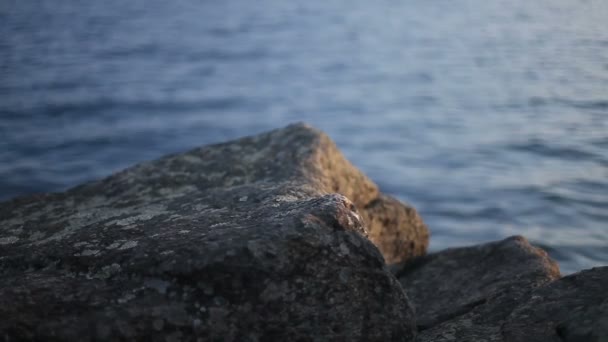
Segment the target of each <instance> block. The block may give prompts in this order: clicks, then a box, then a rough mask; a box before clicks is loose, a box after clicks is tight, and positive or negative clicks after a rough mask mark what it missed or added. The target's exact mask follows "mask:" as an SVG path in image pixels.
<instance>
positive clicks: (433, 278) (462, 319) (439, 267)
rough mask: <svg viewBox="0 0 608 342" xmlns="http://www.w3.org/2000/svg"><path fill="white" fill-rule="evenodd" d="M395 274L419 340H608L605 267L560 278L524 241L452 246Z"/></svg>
mask: <svg viewBox="0 0 608 342" xmlns="http://www.w3.org/2000/svg"><path fill="white" fill-rule="evenodd" d="M393 270H394V272H395V273H396V275H397V277H398V279H399V280H400V282H401V284H402V285H403V287H404V289H405V290H406V292H407V293H408V296H409V297H410V298H411V300H412V303H413V305H414V307H415V310H416V319H417V324H418V328H419V337H418V340H419V341H422V342H425V341H429V342H430V341H433V342H442V341H489V342H491V341H501V342H507V341H509V342H511V341H512V342H528V341H529V342H541V341H556V342H557V341H560V342H563V341H572V342H583V341H608V294H607V293H608V292H607V291H608V268H597V269H593V270H591V271H584V272H581V273H579V274H575V275H571V276H568V277H564V278H561V279H560V274H559V269H558V267H557V264H556V263H555V262H553V261H552V260H551V259H550V258H549V257H548V256H547V254H546V253H545V252H544V251H543V250H541V249H539V248H536V247H534V246H532V245H530V244H529V243H528V242H527V241H526V240H525V239H524V238H522V237H518V236H516V237H511V238H508V239H505V240H502V241H498V242H492V243H487V244H483V245H477V246H472V247H464V248H453V249H448V250H445V251H442V252H438V253H433V254H429V255H426V256H423V257H420V258H417V259H414V260H412V261H410V262H408V263H405V264H404V265H403V264H402V265H395V266H393Z"/></svg>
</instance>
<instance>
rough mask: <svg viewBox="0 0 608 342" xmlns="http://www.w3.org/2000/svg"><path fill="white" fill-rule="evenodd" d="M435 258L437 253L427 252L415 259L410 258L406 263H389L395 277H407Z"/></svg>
mask: <svg viewBox="0 0 608 342" xmlns="http://www.w3.org/2000/svg"><path fill="white" fill-rule="evenodd" d="M434 259H435V255H433V254H427V255H424V256H420V257H416V258H414V259H411V260H408V261H406V262H404V263H399V264H393V265H389V269H390V270H391V272H392V273H393V275H394V276H395V278H397V279H399V278H404V277H407V276H408V275H409V274H410V273H412V272H415V271H416V270H418V269H420V268H421V267H423V266H424V265H426V264H428V263H429V262H431V261H433V260H434Z"/></svg>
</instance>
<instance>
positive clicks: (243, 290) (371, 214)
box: [0, 125, 428, 341]
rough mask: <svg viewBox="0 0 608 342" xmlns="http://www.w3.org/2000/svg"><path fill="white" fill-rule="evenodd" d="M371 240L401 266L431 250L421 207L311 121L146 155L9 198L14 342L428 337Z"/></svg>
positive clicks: (0, 302)
mask: <svg viewBox="0 0 608 342" xmlns="http://www.w3.org/2000/svg"><path fill="white" fill-rule="evenodd" d="M337 193H340V194H341V195H340V194H337ZM345 196H346V197H345ZM347 197H348V198H350V199H351V200H352V202H351V201H350V200H349V199H348V198H347ZM353 203H354V205H353ZM355 206H356V207H358V208H359V209H360V210H361V211H360V212H359V213H362V214H363V215H362V216H363V217H365V218H367V220H368V222H367V223H368V224H367V225H366V224H365V222H364V220H363V219H361V216H359V213H358V212H357V209H355ZM383 215H391V217H390V218H385V219H383V218H382V217H383ZM392 215H395V216H394V217H393V216H392ZM395 222H398V223H399V224H400V225H399V226H392V224H393V223H395ZM387 225H391V226H387ZM368 235H369V236H371V237H372V238H373V240H374V242H375V243H376V244H377V245H378V246H379V247H380V248H381V250H382V252H383V253H384V255H385V256H386V258H387V259H389V260H398V261H401V260H406V259H407V258H409V257H410V256H412V255H420V254H423V253H424V252H425V249H426V245H427V243H428V232H427V230H426V227H425V226H424V224H423V223H422V222H421V220H420V218H419V217H418V216H417V214H416V213H415V211H413V210H412V209H411V208H409V207H405V206H403V205H401V204H399V203H398V202H397V201H396V200H394V199H392V198H390V197H387V196H385V195H382V194H381V193H379V191H378V189H377V187H376V186H375V185H374V184H373V183H372V182H371V181H370V180H369V179H368V178H367V177H365V176H364V175H363V174H362V173H361V172H359V171H358V170H356V169H355V168H354V167H353V166H352V165H351V164H350V163H349V162H348V161H346V160H345V159H344V157H343V156H342V155H341V154H340V152H339V151H338V150H337V148H336V146H335V145H334V144H333V143H332V142H331V140H330V139H329V138H328V137H327V136H326V135H324V134H323V133H321V132H319V131H317V130H315V129H313V128H311V127H308V126H306V125H292V126H289V127H287V128H285V129H281V130H276V131H273V132H270V133H266V134H261V135H258V136H254V137H248V138H244V139H240V140H237V141H234V142H229V143H225V144H218V145H212V146H209V147H203V148H199V149H196V150H193V151H190V152H187V153H183V154H178V155H173V156H169V157H165V158H162V159H160V160H156V161H153V162H148V163H143V164H140V165H137V166H135V167H132V168H130V169H127V170H125V171H123V172H120V173H118V174H116V175H113V176H111V177H108V178H106V179H103V180H100V181H97V182H92V183H88V184H85V185H82V186H79V187H76V188H73V189H71V190H69V191H67V192H64V193H58V194H44V195H39V196H30V197H26V198H19V199H15V200H12V201H8V202H4V203H1V204H0V331H1V332H2V333H3V335H0V336H2V337H4V338H5V340H8V341H12V340H44V341H49V340H66V341H76V340H77V341H92V340H146V341H147V340H152V341H172V340H173V341H176V340H196V339H197V338H198V339H199V340H222V341H224V340H225V341H258V340H259V341H262V340H301V341H308V340H318V341H323V340H345V341H346V340H348V341H350V340H365V341H372V340H377V341H385V340H401V341H409V340H412V339H413V337H414V335H415V325H414V321H413V316H412V311H411V307H410V305H409V302H408V298H407V297H406V295H405V293H404V291H403V290H402V288H401V286H400V285H399V283H398V282H397V280H396V279H395V278H394V277H393V276H392V275H391V274H390V272H388V271H387V268H386V266H385V264H384V260H383V256H382V255H381V253H380V252H379V251H378V249H377V248H376V247H375V246H374V245H373V244H372V243H370V241H369V240H367V239H366V236H368ZM383 239H387V240H388V239H390V240H391V243H384V242H383Z"/></svg>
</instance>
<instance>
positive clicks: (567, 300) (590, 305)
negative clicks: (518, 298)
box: [503, 267, 608, 342]
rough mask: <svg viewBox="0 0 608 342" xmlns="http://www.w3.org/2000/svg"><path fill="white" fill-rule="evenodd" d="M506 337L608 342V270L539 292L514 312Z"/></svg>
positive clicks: (517, 341)
mask: <svg viewBox="0 0 608 342" xmlns="http://www.w3.org/2000/svg"><path fill="white" fill-rule="evenodd" d="M503 335H504V340H505V341H509V342H545V341H547V342H549V341H555V342H605V341H608V267H597V268H592V269H590V270H585V271H582V272H579V273H576V274H572V275H569V276H567V277H564V278H562V279H560V280H558V281H556V282H553V283H551V284H549V285H547V286H545V287H542V288H539V289H537V290H535V291H534V292H532V293H531V294H530V296H529V297H528V298H526V300H525V301H523V302H522V303H521V305H519V306H518V307H517V308H516V309H515V310H513V312H512V313H511V315H510V316H509V318H508V320H507V323H506V324H505V325H504V327H503Z"/></svg>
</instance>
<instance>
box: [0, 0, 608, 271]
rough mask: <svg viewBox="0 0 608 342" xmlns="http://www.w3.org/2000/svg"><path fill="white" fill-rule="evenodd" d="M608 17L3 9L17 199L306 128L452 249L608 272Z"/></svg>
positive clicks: (474, 4) (276, 6)
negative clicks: (494, 245) (474, 247)
mask: <svg viewBox="0 0 608 342" xmlns="http://www.w3.org/2000/svg"><path fill="white" fill-rule="evenodd" d="M607 18H608V1H605V0H588V1H576V0H535V1H529V0H510V1H506V0H503V1H498V0H497V1H482V0H470V1H466V0H462V1H453V0H411V1H395V0H380V1H364V0H323V1H316V0H307V1H303V0H302V1H300V0H294V1H279V0H262V1H245V0H240V1H239V0H221V1H220V0H198V1H197V0H179V1H159V0H145V1H143V0H140V1H134V0H130V1H118V0H111V1H76V0H65V1H41V0H40V1H34V0H28V1H20V0H0V198H2V199H7V198H11V197H14V196H18V195H24V194H29V193H33V192H40V191H59V190H62V189H65V188H67V187H70V186H73V185H76V184H78V183H80V182H83V181H87V180H91V179H95V178H99V177H103V176H106V175H109V174H111V173H112V172H114V171H117V170H120V169H122V168H125V167H127V166H130V165H132V164H133V163H136V162H138V161H143V160H147V159H153V158H156V157H158V156H161V155H163V154H166V153H170V152H176V151H182V150H186V149H189V148H191V147H195V146H199V145H203V144H208V143H212V142H219V141H224V140H228V139H233V138H236V137H240V136H243V135H248V134H254V133H257V132H261V131H264V130H268V129H271V128H276V127H280V126H283V125H286V124H288V123H290V122H294V121H306V122H309V123H311V124H313V125H315V126H317V127H319V128H321V129H323V130H325V131H326V132H327V133H328V134H330V135H331V137H332V138H333V139H334V140H335V141H336V142H337V143H338V145H339V146H340V148H341V149H342V150H343V151H344V153H345V154H346V155H347V157H348V158H349V159H350V160H352V161H353V162H354V164H356V165H357V166H358V167H360V168H361V169H362V170H364V171H365V172H366V173H367V174H369V175H370V176H371V178H373V179H374V180H375V181H376V182H377V183H378V184H379V185H380V186H381V188H382V189H383V190H384V191H386V192H388V193H391V194H394V195H395V196H397V197H399V198H401V199H403V200H406V201H408V202H410V203H412V204H413V205H415V206H416V207H417V208H418V209H419V211H420V212H421V213H422V216H423V217H424V219H425V220H426V222H427V223H428V225H429V226H430V228H431V229H432V243H431V248H432V249H433V250H438V249H441V248H445V247H449V246H460V245H465V244H472V243H478V242H483V241H488V240H494V239H499V238H502V237H505V236H508V235H512V234H523V235H525V236H527V237H528V238H530V239H531V240H532V241H533V242H535V243H538V244H541V245H542V246H544V247H545V248H546V249H547V250H548V251H549V252H550V253H551V255H552V256H553V257H555V258H556V259H557V260H558V261H559V262H560V263H561V267H562V270H563V271H564V272H565V273H568V272H573V271H576V270H579V269H583V268H588V267H591V266H594V265H599V264H608V224H607V222H608V19H607Z"/></svg>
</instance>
